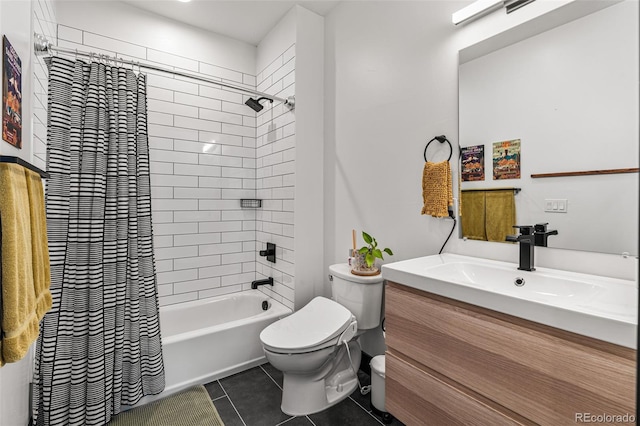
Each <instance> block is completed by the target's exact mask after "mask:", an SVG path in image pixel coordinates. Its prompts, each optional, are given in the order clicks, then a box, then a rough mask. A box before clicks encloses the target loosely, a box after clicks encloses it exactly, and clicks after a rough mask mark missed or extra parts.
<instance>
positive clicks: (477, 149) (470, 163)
mask: <svg viewBox="0 0 640 426" xmlns="http://www.w3.org/2000/svg"><path fill="white" fill-rule="evenodd" d="M461 154H462V181H463V182H471V181H476V180H484V145H475V146H467V147H463V148H462V153H461Z"/></svg>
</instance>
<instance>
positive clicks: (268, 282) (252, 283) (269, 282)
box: [251, 277, 273, 290]
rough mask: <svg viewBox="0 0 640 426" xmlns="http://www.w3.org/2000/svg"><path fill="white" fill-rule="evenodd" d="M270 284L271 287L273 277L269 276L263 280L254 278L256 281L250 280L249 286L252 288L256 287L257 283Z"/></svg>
mask: <svg viewBox="0 0 640 426" xmlns="http://www.w3.org/2000/svg"><path fill="white" fill-rule="evenodd" d="M267 284H268V285H270V286H271V287H273V278H272V277H269V278H267V279H264V280H256V281H252V282H251V288H252V289H254V290H255V289H257V288H258V286H259V285H267Z"/></svg>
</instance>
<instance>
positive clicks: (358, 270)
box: [351, 251, 380, 276]
mask: <svg viewBox="0 0 640 426" xmlns="http://www.w3.org/2000/svg"><path fill="white" fill-rule="evenodd" d="M351 273H352V274H354V275H364V276H370V275H378V274H380V269H378V267H377V266H376V265H375V264H373V265H371V266H367V262H366V261H365V255H364V254H362V253H359V252H357V251H356V252H355V253H354V256H353V265H352V267H351Z"/></svg>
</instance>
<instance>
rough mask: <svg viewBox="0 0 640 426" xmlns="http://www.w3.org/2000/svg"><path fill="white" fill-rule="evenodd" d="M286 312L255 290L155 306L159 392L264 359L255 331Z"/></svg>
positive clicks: (249, 366)
mask: <svg viewBox="0 0 640 426" xmlns="http://www.w3.org/2000/svg"><path fill="white" fill-rule="evenodd" d="M263 301H268V303H269V309H268V310H266V311H264V310H263V309H262V302H263ZM289 314H291V309H289V308H287V307H286V306H284V305H282V304H281V303H279V302H278V301H276V300H274V299H271V298H270V297H268V296H266V295H265V294H264V293H261V292H259V291H258V290H250V291H245V292H242V293H234V294H230V295H226V296H218V297H213V298H210V299H204V300H196V301H193V302H187V303H181V304H178V305H169V306H164V307H161V308H160V330H161V333H162V351H163V356H164V366H165V377H166V386H165V391H164V392H163V393H162V394H161V395H160V396H167V395H169V394H171V393H174V392H177V391H179V390H181V389H184V388H186V387H188V386H192V385H195V384H204V383H208V382H210V381H212V380H215V379H219V378H222V377H226V376H229V375H231V374H234V373H237V372H239V371H243V370H246V369H248V368H251V367H254V366H256V365H259V364H262V363H264V362H265V360H266V359H265V357H264V352H263V350H262V344H261V343H260V337H259V336H260V332H261V331H262V330H263V329H264V328H265V327H266V326H268V325H269V324H271V323H272V322H274V321H276V320H278V319H280V318H282V317H285V316H287V315H289ZM154 399H155V398H154Z"/></svg>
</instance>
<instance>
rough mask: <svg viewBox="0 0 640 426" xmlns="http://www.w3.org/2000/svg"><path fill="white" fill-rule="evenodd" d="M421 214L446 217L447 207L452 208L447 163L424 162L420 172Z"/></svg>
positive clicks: (449, 174) (451, 190)
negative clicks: (422, 203) (422, 204)
mask: <svg viewBox="0 0 640 426" xmlns="http://www.w3.org/2000/svg"><path fill="white" fill-rule="evenodd" d="M422 201H423V202H424V206H423V207H422V214H428V215H431V216H433V217H448V216H449V211H448V207H449V206H453V189H452V183H451V166H450V165H449V162H448V161H442V162H440V163H431V162H428V161H427V162H426V163H425V164H424V169H423V171H422Z"/></svg>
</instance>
